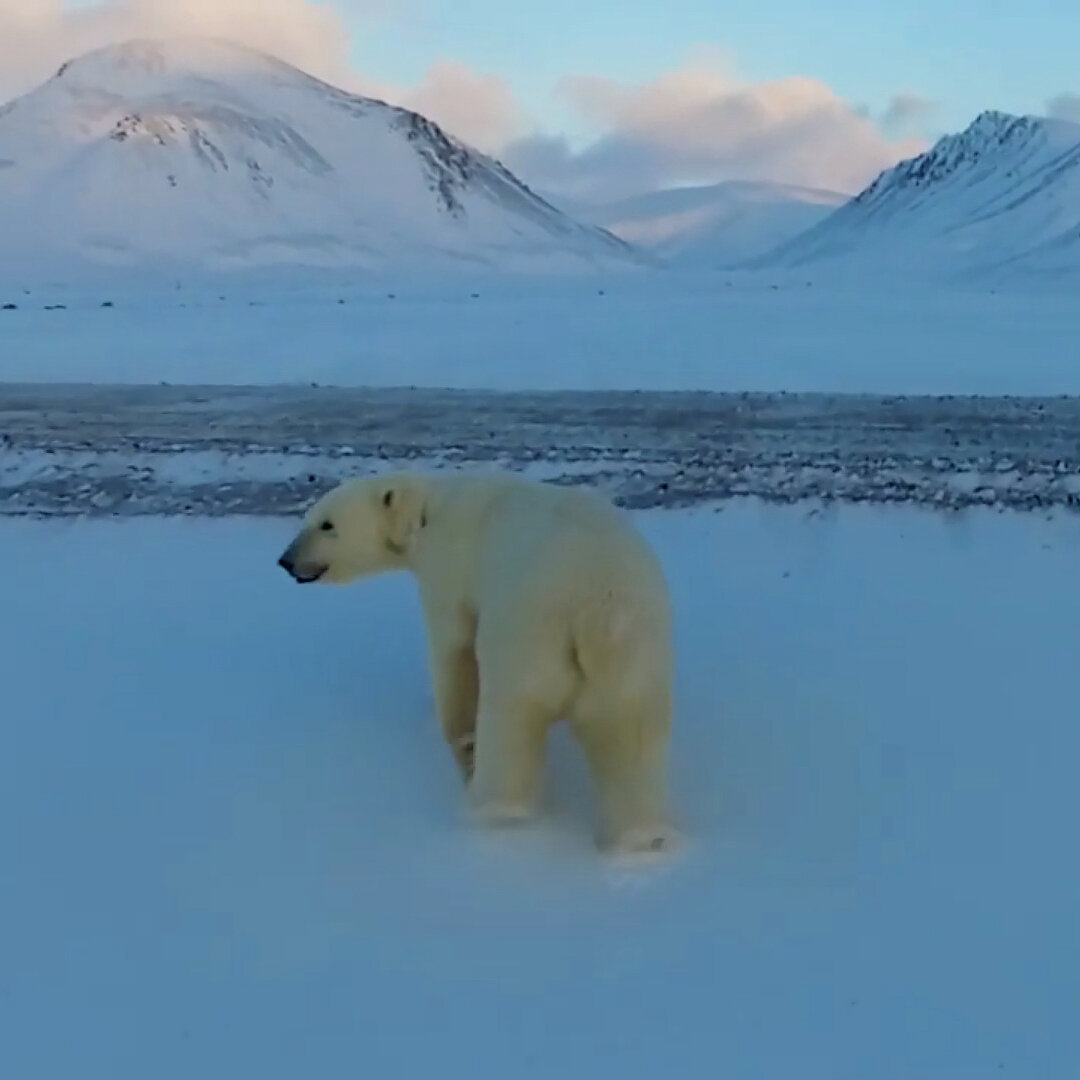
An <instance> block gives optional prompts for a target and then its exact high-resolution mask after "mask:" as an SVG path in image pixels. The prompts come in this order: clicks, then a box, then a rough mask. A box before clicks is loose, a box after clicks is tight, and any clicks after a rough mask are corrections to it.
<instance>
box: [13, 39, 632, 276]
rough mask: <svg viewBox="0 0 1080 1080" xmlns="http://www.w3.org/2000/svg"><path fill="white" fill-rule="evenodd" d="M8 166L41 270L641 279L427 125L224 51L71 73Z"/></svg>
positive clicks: (47, 96) (620, 253) (151, 49)
mask: <svg viewBox="0 0 1080 1080" xmlns="http://www.w3.org/2000/svg"><path fill="white" fill-rule="evenodd" d="M0 160H3V161H4V162H6V165H5V167H4V168H3V169H0V228H2V229H3V231H4V232H5V233H6V234H7V235H8V236H9V237H10V238H13V240H15V241H19V242H21V244H22V249H23V251H24V252H25V254H26V256H27V257H28V258H33V257H34V256H35V253H40V252H42V251H46V250H48V251H53V252H54V253H56V254H60V255H69V256H71V257H73V258H78V257H85V258H87V259H89V260H90V261H91V262H99V263H101V262H104V263H110V262H112V263H117V262H119V263H125V264H131V263H138V262H140V261H144V262H152V261H155V260H164V261H177V262H179V263H184V264H192V265H196V266H204V267H205V266H212V267H216V268H228V267H232V268H237V267H243V266H245V265H252V266H257V265H266V264H267V263H278V262H281V261H285V262H289V261H294V262H297V263H298V264H308V263H311V262H312V261H314V262H315V263H316V264H318V265H340V266H360V267H368V268H375V267H378V266H380V265H388V264H398V263H419V264H428V263H446V264H448V265H452V264H454V263H466V264H472V265H477V266H484V265H487V266H495V267H500V268H501V267H507V266H510V267H521V268H527V267H529V266H530V265H542V266H549V265H552V264H556V265H562V266H565V267H567V268H575V267H585V266H596V265H608V264H618V265H630V264H634V263H636V262H638V261H639V258H638V256H637V254H636V253H635V252H634V251H633V249H632V248H631V247H630V246H629V245H627V244H625V243H624V242H623V241H621V240H619V239H618V238H616V237H614V236H613V235H611V234H610V233H607V232H606V231H605V230H602V229H599V228H596V227H593V226H587V225H583V224H581V223H580V222H577V221H574V220H573V219H571V218H570V217H568V216H567V215H566V214H564V213H562V212H561V211H560V210H558V209H556V208H555V207H554V206H552V205H551V204H550V203H548V202H547V201H546V200H544V199H543V198H541V197H540V196H539V195H537V194H536V193H535V192H533V191H532V190H531V189H530V188H529V187H528V186H527V185H526V184H525V183H524V182H522V181H521V180H519V179H518V178H517V177H516V176H514V175H513V174H512V173H511V172H510V171H509V170H508V169H506V168H505V166H503V165H502V164H501V163H500V162H498V161H497V160H496V159H494V158H492V157H489V156H487V155H485V154H482V153H480V152H479V151H477V150H474V149H473V148H472V147H469V146H468V145H467V144H466V143H464V142H462V141H461V140H459V139H457V138H455V137H454V136H452V135H450V134H449V133H447V132H445V131H444V130H443V129H442V128H441V127H440V126H439V125H438V124H436V123H435V122H434V121H432V120H430V119H428V118H426V117H424V116H422V115H421V114H419V113H416V112H414V111H412V110H409V109H405V108H402V107H400V106H396V105H391V104H388V103H386V102H384V101H380V100H378V99H376V98H366V97H363V96H361V95H357V94H352V93H349V92H348V91H345V90H342V89H340V88H337V87H334V86H332V85H331V84H329V83H325V82H323V81H321V80H319V79H316V78H315V77H314V76H311V75H308V74H307V73H305V72H302V71H300V70H299V69H297V68H293V67H291V66H290V65H288V64H286V63H285V62H284V61H280V60H277V59H276V58H274V57H270V56H267V55H266V54H262V53H258V52H256V51H254V50H250V49H246V48H245V47H243V46H237V45H233V44H232V43H230V42H225V41H221V40H218V39H205V38H190V39H174V40H170V41H158V40H154V39H135V40H132V41H128V42H124V43H121V44H119V45H112V46H106V47H105V48H103V49H99V50H95V51H94V52H91V53H88V54H85V55H83V56H81V57H77V58H74V59H73V60H70V61H68V62H66V63H65V64H64V65H62V66H61V67H60V68H59V70H58V71H57V73H56V74H55V75H54V76H53V77H52V78H51V79H49V80H48V81H46V82H45V83H43V84H42V85H41V86H39V87H38V88H36V89H35V90H33V91H31V92H30V93H29V94H26V95H24V96H23V97H21V98H18V99H16V100H15V101H13V102H9V103H8V104H7V105H6V106H4V108H3V109H0ZM185 196H186V198H185ZM5 218H6V220H5ZM35 221H37V222H38V223H39V224H35Z"/></svg>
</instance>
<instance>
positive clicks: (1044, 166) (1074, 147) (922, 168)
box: [755, 112, 1080, 275]
mask: <svg viewBox="0 0 1080 1080" xmlns="http://www.w3.org/2000/svg"><path fill="white" fill-rule="evenodd" d="M1055 258H1056V260H1057V266H1058V268H1059V269H1060V270H1062V271H1069V272H1072V271H1077V272H1080V125H1076V124H1071V123H1068V122H1066V121H1062V120H1048V119H1042V118H1039V117H1032V116H1024V117H1016V116H1010V115H1008V114H1005V113H1000V112H986V113H983V114H981V115H980V116H979V117H977V118H976V120H975V121H974V122H973V123H972V124H971V125H970V126H969V127H968V128H967V129H966V130H965V131H963V132H961V133H959V134H956V135H948V136H945V137H944V138H942V139H940V140H939V141H938V142H937V143H936V144H935V145H934V146H933V147H932V148H931V149H930V150H928V151H927V152H926V153H924V154H920V155H919V156H918V157H915V158H912V159H910V160H908V161H902V162H901V163H900V164H899V165H897V166H895V167H894V168H892V169H889V170H887V171H886V172H884V173H882V174H881V175H880V176H879V177H878V178H877V179H876V180H875V181H874V182H873V183H872V184H871V185H870V186H869V187H868V188H866V190H865V191H863V192H862V193H861V194H859V195H858V196H856V197H855V198H854V199H852V200H851V201H850V202H849V203H847V204H845V205H844V206H842V207H841V208H840V209H839V210H837V211H836V212H835V213H833V214H831V215H830V216H829V217H827V218H826V219H825V220H823V221H822V222H820V223H819V224H818V225H816V226H815V227H813V228H811V229H810V230H808V231H807V232H806V233H804V234H803V235H801V236H798V237H796V238H795V239H794V240H792V241H791V242H789V243H787V244H785V245H782V246H781V247H779V248H778V249H776V250H775V251H773V252H771V253H769V254H768V255H767V256H765V257H764V258H762V259H760V260H756V263H755V264H756V265H759V266H781V267H782V266H788V267H794V266H805V265H808V264H813V263H828V262H833V263H838V262H846V263H848V264H851V265H855V266H856V267H857V268H859V269H860V270H862V269H865V268H866V267H868V266H869V267H877V268H881V269H889V270H892V271H896V270H906V271H909V272H910V273H912V274H921V275H927V274H935V273H945V274H962V273H968V272H973V271H975V272H1001V271H1008V270H1009V269H1029V270H1034V269H1038V268H1039V267H1040V266H1041V265H1046V266H1047V267H1049V266H1050V265H1051V262H1052V260H1054V259H1055ZM1048 260H1049V261H1048Z"/></svg>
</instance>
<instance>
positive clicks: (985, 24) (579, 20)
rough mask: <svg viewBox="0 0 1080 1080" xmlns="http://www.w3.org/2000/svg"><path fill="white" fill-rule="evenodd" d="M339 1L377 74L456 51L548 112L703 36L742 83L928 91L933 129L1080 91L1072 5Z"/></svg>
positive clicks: (839, 0) (390, 74) (852, 91)
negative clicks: (584, 83) (567, 80)
mask: <svg viewBox="0 0 1080 1080" xmlns="http://www.w3.org/2000/svg"><path fill="white" fill-rule="evenodd" d="M388 2H390V3H391V6H392V0H388ZM335 6H336V7H337V8H339V9H340V11H341V12H342V14H343V16H344V17H345V19H346V20H347V21H348V23H349V25H350V26H351V28H352V29H353V30H354V46H353V57H354V60H355V63H356V65H357V66H358V67H359V68H360V69H361V70H364V71H365V72H368V73H370V74H371V75H372V76H373V77H375V78H379V79H385V80H387V81H389V82H394V83H402V82H404V83H411V82H415V81H418V80H419V79H420V78H421V77H422V75H423V72H424V71H425V70H426V69H427V68H428V66H429V65H430V64H431V63H432V62H434V61H435V60H437V59H439V58H446V57H453V58H454V59H458V60H461V61H463V62H466V63H468V64H470V65H471V66H473V67H475V68H477V69H479V70H481V71H485V72H492V73H499V74H501V75H503V76H504V77H505V78H506V79H507V80H508V81H509V82H510V83H511V85H512V86H513V88H514V90H515V91H516V92H517V93H518V95H519V96H520V97H521V98H522V99H523V100H524V101H525V102H527V103H528V104H529V105H530V106H531V107H532V108H533V109H535V110H538V111H539V112H541V114H546V115H548V116H550V118H551V120H552V121H557V120H559V119H561V117H560V116H559V114H558V112H557V110H556V108H555V106H553V104H552V102H551V100H550V97H551V95H550V91H551V88H552V87H553V86H554V85H555V84H556V82H557V81H558V80H559V78H560V77H562V76H564V75H567V74H572V73H583V72H589V73H594V74H600V75H605V76H608V77H610V78H613V79H618V80H622V81H628V82H637V81H642V80H648V79H652V78H655V77H656V76H657V75H659V74H660V73H661V72H663V71H665V70H668V69H671V68H674V67H676V66H678V65H679V64H680V63H681V62H682V60H683V58H684V57H685V55H686V53H687V51H688V50H690V49H691V48H692V47H693V46H695V45H699V44H711V45H714V46H719V47H721V48H723V49H725V50H727V51H729V52H730V54H731V55H732V57H733V59H734V61H735V63H736V64H737V66H738V70H739V71H740V73H741V74H742V75H743V76H745V77H746V78H747V79H749V80H752V81H759V80H768V79H775V78H778V77H781V76H784V75H792V74H802V75H811V76H815V77H817V78H819V79H821V80H823V81H824V82H826V83H827V84H829V85H830V86H831V87H832V88H833V89H834V90H835V91H836V92H837V93H838V94H839V95H840V96H841V97H844V98H847V99H849V100H850V101H852V102H853V103H855V104H861V105H867V106H869V107H870V108H871V109H872V110H874V111H880V110H883V109H884V108H885V107H886V105H887V103H888V101H889V100H890V99H891V98H892V97H893V96H894V95H896V94H898V93H901V92H910V93H915V94H918V95H920V96H924V97H926V98H929V99H933V100H934V101H936V102H939V103H940V108H939V110H938V112H937V113H936V114H934V115H933V117H932V124H933V126H934V128H935V129H951V128H955V127H957V126H962V125H964V124H965V123H966V122H967V121H968V120H969V119H971V118H972V117H973V116H974V115H975V114H976V113H978V112H979V111H980V110H982V109H984V108H988V107H993V108H1002V109H1005V110H1006V111H1013V112H1041V111H1042V110H1043V109H1044V108H1045V106H1046V102H1047V101H1048V99H1050V98H1052V97H1054V96H1056V95H1058V94H1060V93H1063V92H1069V91H1071V92H1080V59H1078V54H1077V43H1078V42H1080V3H1077V2H1076V0H1028V2H1026V3H1023V4H1020V3H1016V2H1011V3H1001V2H999V0H939V2H936V3H935V2H933V0H904V2H903V3H897V2H894V0H823V2H818V3H809V2H806V0H758V2H757V3H755V4H751V3H748V2H741V3H734V2H731V0H663V2H662V3H657V2H655V0H618V2H616V0H544V2H543V3H529V2H527V0H522V2H517V3H515V2H507V0H456V2H454V3H448V2H439V0H411V2H407V0H406V2H404V3H403V4H402V5H401V6H400V7H399V8H398V10H397V12H396V13H393V14H391V15H390V17H388V18H385V19H382V20H375V21H373V20H371V19H370V18H366V17H364V16H363V15H362V14H361V12H363V11H364V10H365V9H367V10H370V6H371V5H370V4H369V3H368V2H367V0H336V3H335Z"/></svg>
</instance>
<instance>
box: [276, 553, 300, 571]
mask: <svg viewBox="0 0 1080 1080" xmlns="http://www.w3.org/2000/svg"><path fill="white" fill-rule="evenodd" d="M277 564H278V566H280V567H281V569H282V570H284V571H285V573H286V574H291V573H292V572H293V570H294V569H295V568H296V564H295V563H294V562H293V561H292V559H290V558H289V554H288V552H286V553H285V554H284V555H282V556H281V558H280V559H278V561H277Z"/></svg>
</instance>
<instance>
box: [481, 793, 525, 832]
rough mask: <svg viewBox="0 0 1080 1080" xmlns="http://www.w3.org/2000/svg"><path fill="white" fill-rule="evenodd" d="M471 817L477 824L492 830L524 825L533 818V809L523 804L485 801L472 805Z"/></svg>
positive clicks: (495, 800)
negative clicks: (489, 827)
mask: <svg viewBox="0 0 1080 1080" xmlns="http://www.w3.org/2000/svg"><path fill="white" fill-rule="evenodd" d="M472 816H473V818H474V819H475V820H476V821H477V822H478V823H479V824H481V825H487V826H491V827H493V828H500V827H506V826H513V825H524V824H526V823H527V822H529V821H531V820H532V819H533V817H534V816H535V808H534V807H533V806H531V805H529V804H528V803H523V802H510V801H507V800H505V799H486V800H484V801H483V802H477V803H474V804H473V807H472Z"/></svg>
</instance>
